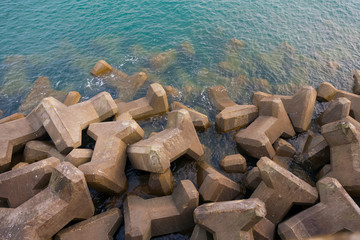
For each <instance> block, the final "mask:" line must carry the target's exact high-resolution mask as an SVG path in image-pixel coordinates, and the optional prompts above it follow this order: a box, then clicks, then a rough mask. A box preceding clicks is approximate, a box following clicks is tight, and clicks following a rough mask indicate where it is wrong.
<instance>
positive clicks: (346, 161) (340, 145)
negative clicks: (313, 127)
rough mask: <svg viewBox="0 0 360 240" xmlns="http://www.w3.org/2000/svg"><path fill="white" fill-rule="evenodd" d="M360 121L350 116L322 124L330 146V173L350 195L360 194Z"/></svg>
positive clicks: (323, 132)
mask: <svg viewBox="0 0 360 240" xmlns="http://www.w3.org/2000/svg"><path fill="white" fill-rule="evenodd" d="M359 131H360V123H359V122H357V121H356V120H354V119H353V118H351V117H347V118H345V119H343V120H341V121H337V122H332V123H329V124H326V125H324V126H322V128H321V133H322V135H323V136H324V138H325V140H326V141H327V143H328V144H329V146H330V163H331V169H332V171H331V173H330V175H328V176H331V177H334V178H336V179H337V180H339V182H340V183H341V185H342V186H343V187H344V188H345V189H346V191H347V192H348V193H349V194H350V195H351V196H357V197H358V196H360V169H359V164H358V162H359V158H358V156H359V155H360V134H359V133H360V132H359Z"/></svg>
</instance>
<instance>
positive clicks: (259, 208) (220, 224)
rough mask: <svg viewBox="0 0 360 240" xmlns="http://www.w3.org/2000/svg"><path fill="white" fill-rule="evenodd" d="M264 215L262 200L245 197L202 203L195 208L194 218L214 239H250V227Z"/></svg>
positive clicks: (251, 236)
mask: <svg viewBox="0 0 360 240" xmlns="http://www.w3.org/2000/svg"><path fill="white" fill-rule="evenodd" d="M265 215H266V208H265V204H264V203H263V202H262V201H260V200H259V199H247V200H237V201H227V202H219V203H208V204H203V205H201V206H199V207H197V208H196V209H195V211H194V220H195V223H196V224H197V225H199V226H200V227H201V228H205V229H206V230H207V231H209V232H211V233H212V234H213V237H214V239H216V240H228V239H231V240H242V239H247V240H251V239H254V238H253V232H252V228H253V227H254V225H255V224H256V223H258V222H259V221H260V220H261V219H262V218H264V217H265Z"/></svg>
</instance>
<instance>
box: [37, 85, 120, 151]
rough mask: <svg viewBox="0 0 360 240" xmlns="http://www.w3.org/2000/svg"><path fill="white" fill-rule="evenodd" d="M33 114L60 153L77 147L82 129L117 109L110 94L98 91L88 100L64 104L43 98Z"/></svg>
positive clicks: (111, 114) (108, 115)
mask: <svg viewBox="0 0 360 240" xmlns="http://www.w3.org/2000/svg"><path fill="white" fill-rule="evenodd" d="M34 111H35V113H36V116H37V117H38V119H39V120H40V121H41V123H42V124H43V125H44V127H45V129H46V131H47V133H48V134H49V136H50V137H51V139H52V140H53V142H54V144H55V146H56V148H57V149H58V151H60V152H61V153H69V152H70V151H71V150H72V149H73V148H77V147H79V146H81V133H82V130H83V129H85V128H87V127H88V126H89V125H90V124H91V123H94V122H100V121H103V120H105V119H107V118H109V117H111V116H113V115H114V114H115V113H116V112H117V106H116V104H115V102H114V100H113V99H112V97H111V95H110V94H109V93H107V92H102V93H99V94H98V95H96V96H95V97H93V98H91V99H89V100H88V101H85V102H81V103H78V104H75V105H72V106H69V107H67V106H66V105H64V104H63V103H61V102H59V101H58V100H56V99H55V98H52V97H48V98H44V99H43V100H42V101H41V103H40V104H39V106H38V107H37V108H35V110H34Z"/></svg>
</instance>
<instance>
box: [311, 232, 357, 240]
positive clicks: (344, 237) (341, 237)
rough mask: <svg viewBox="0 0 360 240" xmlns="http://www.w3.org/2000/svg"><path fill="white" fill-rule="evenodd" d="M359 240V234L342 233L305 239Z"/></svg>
mask: <svg viewBox="0 0 360 240" xmlns="http://www.w3.org/2000/svg"><path fill="white" fill-rule="evenodd" d="M359 239H360V233H359V232H356V233H350V232H343V233H337V234H332V235H327V236H320V237H313V238H307V240H359Z"/></svg>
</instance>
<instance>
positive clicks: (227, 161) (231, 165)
mask: <svg viewBox="0 0 360 240" xmlns="http://www.w3.org/2000/svg"><path fill="white" fill-rule="evenodd" d="M220 167H221V168H222V169H224V171H225V172H233V173H244V172H246V159H245V158H244V157H243V156H242V155H241V154H233V155H228V156H226V157H224V158H223V159H221V161H220Z"/></svg>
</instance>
